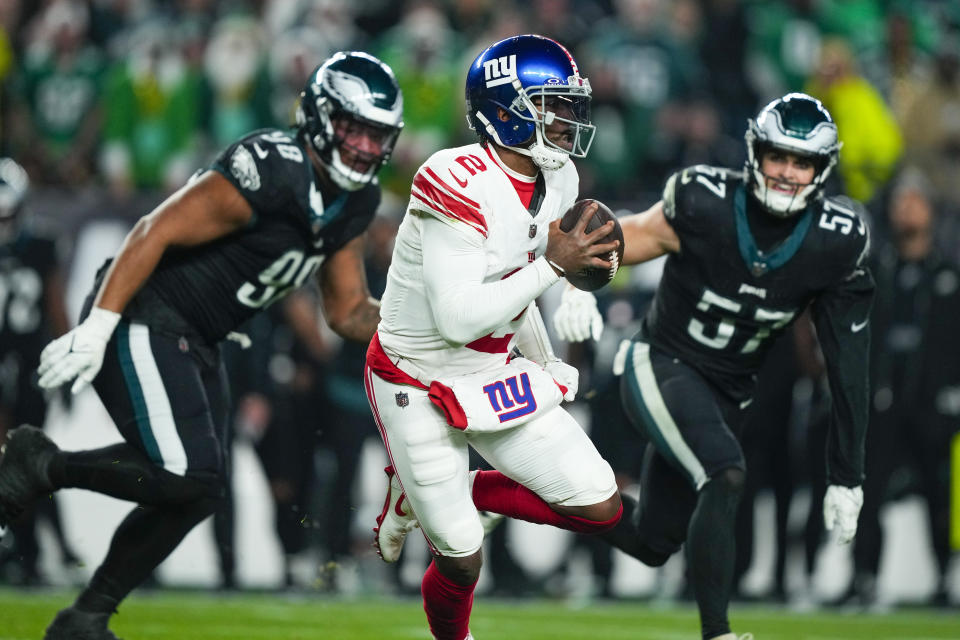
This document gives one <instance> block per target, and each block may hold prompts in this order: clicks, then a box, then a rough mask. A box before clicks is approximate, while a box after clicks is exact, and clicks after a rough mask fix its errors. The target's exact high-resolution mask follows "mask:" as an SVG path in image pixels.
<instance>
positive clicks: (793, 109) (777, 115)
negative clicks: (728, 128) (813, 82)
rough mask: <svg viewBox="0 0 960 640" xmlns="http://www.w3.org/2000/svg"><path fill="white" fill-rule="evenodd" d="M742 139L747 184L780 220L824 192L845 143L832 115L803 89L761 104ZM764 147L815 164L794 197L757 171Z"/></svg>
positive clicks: (802, 207)
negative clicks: (810, 176)
mask: <svg viewBox="0 0 960 640" xmlns="http://www.w3.org/2000/svg"><path fill="white" fill-rule="evenodd" d="M744 139H745V140H746V142H747V162H746V179H747V187H748V189H749V190H750V192H751V193H752V194H753V195H754V197H756V198H757V200H759V201H760V204H762V205H763V206H764V208H765V209H766V210H767V211H769V212H770V213H772V214H773V215H775V216H778V217H781V218H788V217H790V216H792V215H795V214H796V213H798V212H800V211H803V210H804V209H805V208H806V207H807V205H808V204H809V203H810V202H811V201H813V200H815V199H817V198H820V197H822V196H823V185H824V182H825V181H826V179H827V176H829V175H830V172H831V171H832V170H833V167H834V165H836V164H837V159H838V156H839V151H840V147H841V146H842V144H843V143H841V142H839V141H838V140H837V125H836V124H834V122H833V118H831V117H830V113H829V112H828V111H827V110H826V108H824V106H823V105H822V104H821V103H820V101H819V100H817V99H816V98H813V97H811V96H808V95H807V94H805V93H788V94H787V95H785V96H783V97H782V98H778V99H776V100H774V101H773V102H771V103H770V104H768V105H767V106H765V107H764V108H763V109H762V110H761V111H760V113H759V114H758V115H757V118H756V119H755V120H750V122H749V124H748V126H747V132H746V134H744ZM768 149H779V150H781V151H785V152H788V153H794V154H797V155H801V156H805V157H808V158H811V159H812V160H813V163H814V167H815V168H816V173H815V174H814V177H813V181H812V182H811V183H810V184H809V185H808V186H806V187H804V188H802V189H800V190H799V191H798V192H797V193H795V194H793V195H787V194H784V193H780V192H778V191H775V190H773V189H768V188H767V181H766V179H765V176H764V175H763V172H762V171H760V160H761V158H762V157H763V153H764V151H766V150H768Z"/></svg>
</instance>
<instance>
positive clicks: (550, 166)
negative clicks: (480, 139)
mask: <svg viewBox="0 0 960 640" xmlns="http://www.w3.org/2000/svg"><path fill="white" fill-rule="evenodd" d="M476 116H477V120H479V121H480V122H482V123H483V128H484V130H485V131H486V132H487V135H489V136H490V138H491V139H492V140H493V141H494V142H496V143H497V144H498V145H500V146H501V147H504V148H506V149H511V150H512V151H516V152H517V153H519V154H520V155H523V156H527V157H529V158H530V159H531V160H533V163H534V164H535V165H537V166H538V167H540V168H541V169H543V170H544V171H556V170H557V169H559V168H560V167H562V166H563V165H565V164H566V163H567V160H569V159H570V156H569V155H567V154H566V153H564V152H562V151H554V150H553V149H550V148H548V147H547V145H545V144H544V143H543V135H542V134H541V133H540V127H534V132H535V135H536V138H537V139H536V140H535V141H534V142H533V144H531V145H530V146H529V147H528V148H524V147H514V146H511V145H508V144H503V142H502V141H501V140H500V136H499V135H497V130H496V129H495V128H494V127H493V124H492V123H491V122H490V121H489V120H487V118H486V117H485V116H484V115H483V114H482V113H480V112H479V111H477V112H476Z"/></svg>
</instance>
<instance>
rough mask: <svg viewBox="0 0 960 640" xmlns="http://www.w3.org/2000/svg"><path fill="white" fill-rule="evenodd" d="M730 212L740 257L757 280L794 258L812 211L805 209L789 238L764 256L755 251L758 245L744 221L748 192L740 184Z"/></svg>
mask: <svg viewBox="0 0 960 640" xmlns="http://www.w3.org/2000/svg"><path fill="white" fill-rule="evenodd" d="M733 211H734V218H735V220H736V225H737V246H738V248H739V249H740V257H741V258H743V261H744V263H745V264H746V265H747V269H748V270H749V271H750V273H752V274H753V275H754V276H756V277H760V276H762V275H764V274H765V273H767V272H768V271H771V270H773V269H777V268H779V267H782V266H783V265H785V264H786V263H787V262H788V261H789V260H790V258H792V257H793V256H794V255H796V253H797V251H798V250H799V249H800V245H801V244H803V239H804V238H805V237H806V235H807V230H809V229H810V222H811V220H813V209H812V207H809V206H808V207H807V208H806V209H805V210H804V212H803V213H802V214H801V215H800V219H799V220H798V221H797V225H796V226H795V227H794V228H793V231H792V232H791V233H790V235H789V236H788V237H787V238H786V239H785V240H784V241H783V242H781V243H780V244H778V245H777V247H776V248H775V249H774V250H773V251H770V252H766V253H765V252H763V251H760V249H758V248H757V242H756V240H754V238H753V234H752V233H751V232H750V225H749V223H748V222H747V193H746V189H744V187H743V185H740V186H739V187H737V190H736V193H734V196H733Z"/></svg>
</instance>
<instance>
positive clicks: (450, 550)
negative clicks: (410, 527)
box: [420, 512, 483, 558]
mask: <svg viewBox="0 0 960 640" xmlns="http://www.w3.org/2000/svg"><path fill="white" fill-rule="evenodd" d="M420 524H421V527H423V522H421V523H420ZM424 533H425V534H426V536H427V538H428V539H429V541H430V544H431V546H432V547H434V549H435V550H436V552H437V553H439V554H440V555H441V556H445V557H451V558H459V557H463V556H469V555H472V554H474V553H476V552H477V550H478V549H480V547H481V546H482V545H483V525H482V524H481V523H480V518H479V516H477V515H476V512H474V513H473V517H472V518H468V517H460V518H456V519H454V520H451V521H449V522H445V523H444V525H443V526H442V527H436V528H434V527H431V528H430V529H429V530H427V529H424Z"/></svg>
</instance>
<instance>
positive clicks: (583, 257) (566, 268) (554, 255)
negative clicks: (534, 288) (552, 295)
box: [544, 203, 620, 273]
mask: <svg viewBox="0 0 960 640" xmlns="http://www.w3.org/2000/svg"><path fill="white" fill-rule="evenodd" d="M596 211H597V204H596V203H592V204H590V205H587V206H586V207H584V208H583V213H582V214H581V215H580V219H579V220H578V221H577V224H575V225H574V226H573V229H570V231H567V232H564V231H562V230H561V229H560V218H557V219H556V220H554V221H553V222H551V223H550V233H549V234H548V235H547V248H546V250H545V251H544V257H545V258H546V259H547V260H548V261H549V262H550V264H551V265H553V267H554V269H557V268H559V269H561V270H562V271H563V272H564V273H575V272H577V271H581V270H583V269H585V268H587V267H597V268H600V269H609V268H610V266H611V265H610V263H609V262H608V261H607V260H604V259H603V258H600V257H598V256H606V255H609V254H610V252H611V251H613V250H614V249H616V248H617V247H618V246H620V242H619V241H617V240H615V241H614V242H607V243H605V244H600V243H599V241H600V240H602V239H603V238H605V237H607V235H608V234H609V233H610V232H611V231H613V228H614V226H615V224H614V222H613V220H608V221H607V222H606V223H604V224H603V226H600V227H597V228H596V229H594V230H593V231H591V232H589V233H586V231H585V230H586V227H587V223H588V222H589V221H590V219H591V218H592V217H593V214H594V213H596Z"/></svg>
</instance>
